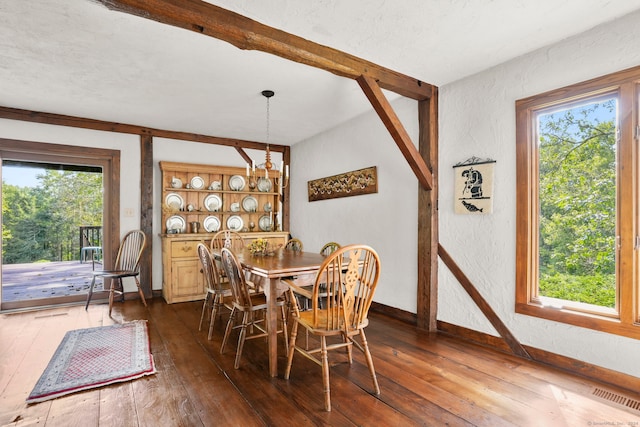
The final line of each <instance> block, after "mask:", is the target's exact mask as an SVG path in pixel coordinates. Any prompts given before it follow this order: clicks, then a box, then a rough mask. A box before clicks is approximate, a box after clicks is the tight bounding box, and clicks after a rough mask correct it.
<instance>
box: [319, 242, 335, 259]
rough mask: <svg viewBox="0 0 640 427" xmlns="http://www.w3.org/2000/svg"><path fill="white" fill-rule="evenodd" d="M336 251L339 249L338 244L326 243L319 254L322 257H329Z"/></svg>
mask: <svg viewBox="0 0 640 427" xmlns="http://www.w3.org/2000/svg"><path fill="white" fill-rule="evenodd" d="M338 249H340V243H336V242H328V243H325V244H324V246H323V247H322V249H320V254H321V255H324V256H327V255H331V254H332V253H334V252H335V251H337V250H338Z"/></svg>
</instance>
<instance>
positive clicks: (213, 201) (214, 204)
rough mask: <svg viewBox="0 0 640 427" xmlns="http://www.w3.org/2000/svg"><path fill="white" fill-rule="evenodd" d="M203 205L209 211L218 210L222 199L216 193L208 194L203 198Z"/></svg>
mask: <svg viewBox="0 0 640 427" xmlns="http://www.w3.org/2000/svg"><path fill="white" fill-rule="evenodd" d="M204 207H205V208H206V209H207V210H208V211H209V212H218V211H219V210H220V208H221V207H222V200H220V197H219V196H218V195H217V194H209V195H208V196H207V197H205V198H204Z"/></svg>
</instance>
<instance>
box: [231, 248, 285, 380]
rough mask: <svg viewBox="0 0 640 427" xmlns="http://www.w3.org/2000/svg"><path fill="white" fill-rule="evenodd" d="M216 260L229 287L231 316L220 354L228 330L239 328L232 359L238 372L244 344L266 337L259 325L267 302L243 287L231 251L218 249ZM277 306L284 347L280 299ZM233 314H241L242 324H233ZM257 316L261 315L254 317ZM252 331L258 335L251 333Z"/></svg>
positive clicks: (241, 274) (282, 302)
mask: <svg viewBox="0 0 640 427" xmlns="http://www.w3.org/2000/svg"><path fill="white" fill-rule="evenodd" d="M220 257H221V261H222V267H223V269H224V271H225V272H226V273H227V277H228V279H229V284H230V285H231V294H232V305H231V307H232V308H231V315H230V316H229V321H228V322H227V328H226V330H225V332H224V338H223V339H222V346H221V347H220V353H224V349H225V346H226V344H227V341H228V340H229V335H230V334H231V331H232V330H233V329H240V335H239V336H238V346H237V349H236V360H235V364H234V367H235V368H236V369H238V368H239V367H240V359H241V357H242V349H243V347H244V342H245V341H246V340H248V339H254V338H260V337H266V336H267V331H266V329H265V327H264V326H263V325H264V316H265V313H264V312H265V311H266V309H267V299H266V296H265V295H264V293H262V292H252V289H251V288H250V287H249V286H248V285H247V281H246V280H245V277H244V274H243V273H242V265H241V264H240V261H238V258H237V257H236V255H235V254H234V253H233V251H232V250H230V249H228V248H222V250H221V253H220ZM277 305H278V307H280V313H281V315H282V329H279V330H278V331H277V332H278V333H282V334H283V336H284V342H285V347H287V348H288V336H287V315H286V312H285V306H286V301H285V300H284V299H278V301H277ZM237 313H242V322H241V323H240V324H239V325H236V324H235V319H236V314H237ZM258 313H260V314H261V315H260V316H256V315H257V314H258ZM247 329H248V331H247ZM255 330H257V331H258V332H255Z"/></svg>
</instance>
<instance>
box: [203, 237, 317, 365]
mask: <svg viewBox="0 0 640 427" xmlns="http://www.w3.org/2000/svg"><path fill="white" fill-rule="evenodd" d="M235 254H236V256H237V257H238V260H239V261H240V264H242V267H243V269H244V271H245V272H247V273H249V274H250V275H253V276H258V277H261V278H263V280H262V283H261V284H262V288H263V291H264V294H265V296H266V299H267V312H266V318H265V322H266V327H267V334H268V340H267V341H268V355H269V374H270V375H271V376H272V377H276V376H278V342H277V336H278V335H277V333H278V325H277V321H278V307H277V299H278V297H280V296H281V295H282V294H283V293H284V292H286V291H287V289H288V285H286V284H285V283H283V282H281V279H282V278H285V277H287V278H292V280H293V281H294V283H296V284H298V285H306V284H309V283H311V284H312V283H313V282H314V280H315V276H316V274H317V272H318V270H320V266H321V265H322V262H323V261H324V260H325V258H326V257H325V255H321V254H319V253H313V252H302V251H290V250H285V249H284V248H279V249H277V250H276V251H275V252H273V253H271V254H269V255H254V254H252V253H251V252H250V251H249V250H248V249H246V248H245V249H243V250H242V251H236V252H235ZM214 255H215V254H214Z"/></svg>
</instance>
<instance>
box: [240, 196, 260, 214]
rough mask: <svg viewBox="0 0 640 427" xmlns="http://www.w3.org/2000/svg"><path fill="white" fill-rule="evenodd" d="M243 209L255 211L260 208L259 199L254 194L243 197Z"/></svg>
mask: <svg viewBox="0 0 640 427" xmlns="http://www.w3.org/2000/svg"><path fill="white" fill-rule="evenodd" d="M242 209H244V210H245V212H255V211H256V210H258V201H257V200H256V198H255V197H253V196H247V197H245V198H244V199H242Z"/></svg>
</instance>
